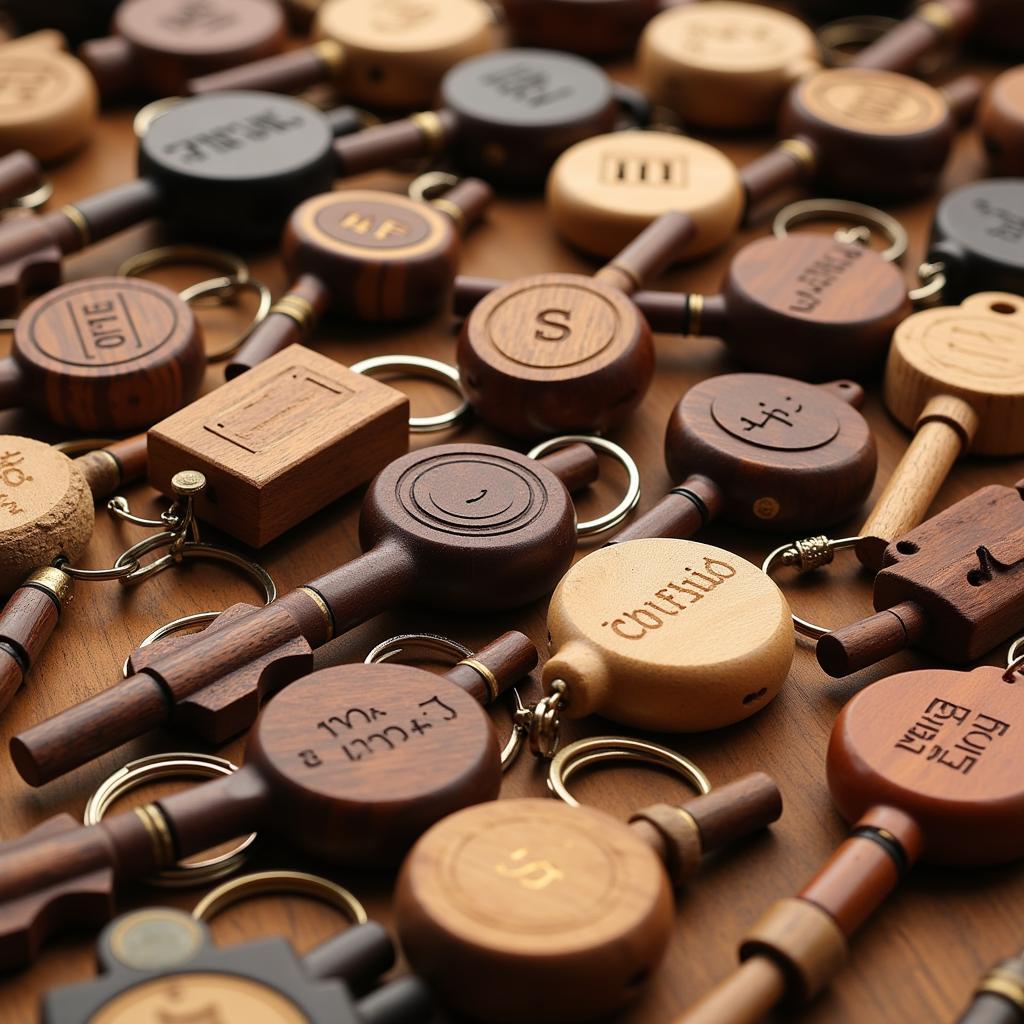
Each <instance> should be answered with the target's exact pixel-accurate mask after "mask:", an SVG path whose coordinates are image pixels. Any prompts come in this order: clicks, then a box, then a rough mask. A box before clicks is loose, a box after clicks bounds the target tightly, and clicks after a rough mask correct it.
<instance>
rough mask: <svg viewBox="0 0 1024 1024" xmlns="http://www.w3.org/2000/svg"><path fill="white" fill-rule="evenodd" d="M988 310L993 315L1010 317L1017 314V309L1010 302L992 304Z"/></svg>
mask: <svg viewBox="0 0 1024 1024" xmlns="http://www.w3.org/2000/svg"><path fill="white" fill-rule="evenodd" d="M989 309H991V310H992V312H993V313H1002V314H1003V316H1010V315H1012V314H1013V313H1016V312H1017V307H1016V306H1015V305H1013V303H1011V302H993V303H992V305H991V306H989Z"/></svg>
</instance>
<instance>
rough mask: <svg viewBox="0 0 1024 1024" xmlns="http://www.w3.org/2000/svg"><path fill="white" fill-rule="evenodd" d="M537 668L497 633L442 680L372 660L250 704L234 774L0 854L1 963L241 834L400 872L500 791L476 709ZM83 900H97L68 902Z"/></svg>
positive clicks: (510, 636)
mask: <svg viewBox="0 0 1024 1024" xmlns="http://www.w3.org/2000/svg"><path fill="white" fill-rule="evenodd" d="M536 658H537V652H536V649H535V648H534V646H533V644H532V643H531V642H530V640H529V639H528V638H527V637H526V636H524V635H523V634H521V633H506V634H504V635H503V636H501V637H499V638H498V639H497V640H495V641H493V642H492V643H490V644H488V645H487V646H486V647H484V648H483V649H482V650H480V651H478V652H477V654H476V656H475V657H473V658H470V659H466V660H464V661H463V662H461V663H460V664H458V665H456V666H454V667H453V668H451V669H449V670H448V671H447V672H446V673H444V675H440V676H439V675H436V674H434V673H433V672H430V671H428V670H426V669H420V668H412V667H410V666H408V665H395V664H386V663H385V664H376V665H366V664H358V665H342V666H337V667H334V668H328V669H323V670H321V671H319V672H314V673H312V674H311V675H307V676H305V677H304V678H302V679H300V680H298V681H296V682H294V683H292V685H290V686H288V687H287V688H286V689H284V690H282V691H281V692H280V693H279V694H277V696H275V697H274V698H273V699H272V700H271V701H270V702H269V703H268V704H267V706H266V708H264V709H263V711H262V712H261V713H260V715H259V716H258V718H257V719H256V721H255V724H254V725H253V728H252V731H251V732H250V734H249V738H248V741H247V755H246V763H245V765H244V766H243V767H242V768H240V769H239V770H238V771H236V772H234V773H232V774H230V775H227V776H223V777H221V778H218V779H216V780H214V781H212V782H204V783H201V784H199V785H197V786H193V787H191V788H190V789H188V790H183V791H181V792H179V793H175V794H173V795H172V796H169V797H167V798H165V799H161V800H160V801H159V802H158V803H155V804H148V805H146V807H145V808H143V809H141V810H135V811H125V812H122V813H120V814H112V815H108V816H107V817H105V818H104V819H103V821H101V822H100V823H99V824H97V825H90V826H83V825H81V824H79V823H78V822H76V821H74V820H73V819H72V818H71V817H70V816H69V815H66V814H64V815H58V816H56V817H55V818H51V819H49V820H48V821H47V822H44V823H43V824H42V825H41V826H39V827H38V828H37V829H34V830H33V831H31V832H29V833H27V834H26V835H24V836H22V837H20V838H18V839H15V840H13V841H12V842H9V843H6V844H4V845H3V846H0V879H2V881H0V962H2V963H3V964H4V965H5V966H8V967H10V966H13V965H14V964H16V963H24V962H25V961H27V960H30V959H31V958H32V957H33V956H34V955H35V953H36V952H37V950H38V948H39V946H40V945H41V943H42V942H43V941H44V940H45V938H46V937H47V936H48V935H50V934H53V933H54V932H55V931H57V930H60V929H63V928H67V927H69V926H71V925H74V924H84V923H90V924H96V923H98V922H99V921H102V920H108V919H109V918H110V916H111V912H112V903H113V900H112V894H113V887H114V885H115V884H117V883H123V882H126V881H129V880H131V879H138V878H144V877H146V876H148V875H150V874H152V873H153V872H154V871H158V870H163V869H166V868H168V867H170V866H172V865H173V864H174V863H175V862H177V861H179V860H181V859H182V858H186V857H189V856H191V855H192V854H194V853H198V852H200V851H202V850H207V849H210V848H211V847H213V846H216V845H217V844H219V843H221V842H225V841H227V840H229V839H232V838H234V837H236V836H238V835H245V834H246V833H249V832H253V831H259V832H261V833H273V834H275V835H276V836H278V837H279V838H280V839H281V840H282V841H284V842H285V843H287V844H289V845H290V846H292V847H293V848H295V849H297V850H300V851H301V852H303V853H304V854H308V855H311V856H314V857H317V858H320V859H321V860H323V861H326V862H330V863H332V864H347V865H361V866H364V867H378V868H379V867H380V866H381V865H383V864H396V863H398V862H399V861H400V860H401V858H402V857H403V856H404V854H405V853H406V851H407V850H408V848H409V847H410V846H411V845H412V843H413V842H414V841H415V840H416V839H417V838H418V837H419V836H420V835H421V834H422V833H423V832H424V831H425V830H426V829H427V828H429V827H430V826H431V825H432V824H434V823H435V822H436V821H439V820H440V819H441V818H443V817H445V816H446V815H448V814H451V813H453V812H454V811H457V810H461V809H462V808H463V807H467V806H469V805H471V804H474V803H480V802H482V801H485V800H493V799H495V798H496V797H497V796H498V791H499V789H500V787H501V777H502V767H501V750H500V747H499V743H498V739H497V735H496V732H495V729H494V726H493V725H492V723H491V720H490V718H489V716H488V715H487V712H486V711H485V710H484V707H483V705H485V704H487V703H489V702H491V701H492V700H494V699H495V698H496V697H497V696H499V695H500V694H501V692H502V691H504V690H505V689H507V688H508V687H509V686H511V685H512V684H513V683H515V682H516V681H518V680H519V679H520V678H522V676H523V675H525V674H526V673H528V672H529V671H530V670H531V669H532V668H533V666H534V665H535V664H536ZM310 822H317V823H318V825H317V827H316V828H310V827H309V823H310ZM90 891H97V892H102V898H100V899H96V898H94V899H92V900H89V899H85V898H83V899H82V900H81V901H80V902H78V903H75V902H74V901H72V900H69V896H71V894H72V893H78V894H85V893H88V892H90ZM57 907H60V908H62V909H61V911H60V912H57V913H55V912H54V910H56V908H57Z"/></svg>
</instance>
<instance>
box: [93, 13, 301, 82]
mask: <svg viewBox="0 0 1024 1024" xmlns="http://www.w3.org/2000/svg"><path fill="white" fill-rule="evenodd" d="M110 28H111V31H110V35H108V36H106V37H104V38H102V39H91V40H89V41H87V42H85V43H83V44H82V46H81V48H80V49H79V51H78V52H79V56H80V57H81V59H82V60H83V61H84V62H85V64H86V66H87V67H88V68H89V70H90V71H91V72H92V73H93V75H94V76H95V79H96V82H97V83H98V85H99V88H100V92H101V93H102V94H103V97H104V98H108V97H115V96H118V95H120V94H123V93H127V92H131V93H138V92H142V93H147V94H149V95H151V96H159V97H162V96H180V95H181V94H182V93H183V92H184V91H185V83H186V82H187V80H188V79H189V78H191V77H193V76H194V75H201V74H205V73H207V72H212V71H216V70H218V69H220V68H228V67H233V66H234V65H236V64H241V63H244V62H246V61H251V60H257V59H259V58H260V57H266V56H269V55H270V54H273V53H277V52H279V51H280V50H281V48H282V47H283V46H284V42H285V37H286V29H287V26H286V25H285V19H284V12H283V11H282V10H281V7H280V5H279V4H277V3H274V2H273V0H203V2H202V3H194V2H190V0H123V2H122V3H119V4H118V5H117V8H116V9H115V11H114V13H113V20H112V22H111V26H110Z"/></svg>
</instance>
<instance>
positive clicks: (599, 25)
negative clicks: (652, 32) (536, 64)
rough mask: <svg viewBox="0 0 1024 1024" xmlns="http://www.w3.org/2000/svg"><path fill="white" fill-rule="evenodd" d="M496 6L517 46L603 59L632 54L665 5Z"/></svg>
mask: <svg viewBox="0 0 1024 1024" xmlns="http://www.w3.org/2000/svg"><path fill="white" fill-rule="evenodd" d="M501 6H502V10H503V11H504V13H505V20H506V21H507V22H508V25H509V28H510V29H511V30H512V36H513V37H514V39H515V40H516V42H517V43H518V44H519V45H520V46H540V47H543V48H544V49H546V50H563V51H568V52H569V53H582V54H586V55H587V56H594V57H608V56H613V55H616V54H622V53H625V52H626V51H627V50H631V49H632V48H633V47H634V46H635V45H636V40H637V37H638V36H639V35H640V32H641V30H642V29H643V27H644V25H645V24H646V23H647V21H649V20H650V19H651V18H653V17H654V15H656V14H657V13H658V12H659V11H660V10H661V9H662V8H663V7H664V6H665V0H503V2H502V5H501Z"/></svg>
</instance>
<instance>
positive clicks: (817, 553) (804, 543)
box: [761, 534, 864, 641]
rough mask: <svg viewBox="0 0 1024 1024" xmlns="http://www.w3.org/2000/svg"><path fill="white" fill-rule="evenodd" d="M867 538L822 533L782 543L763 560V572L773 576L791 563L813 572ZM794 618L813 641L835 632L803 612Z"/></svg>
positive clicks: (795, 622)
mask: <svg viewBox="0 0 1024 1024" xmlns="http://www.w3.org/2000/svg"><path fill="white" fill-rule="evenodd" d="M863 539H864V538H863V537H841V538H840V539H839V540H831V539H830V538H829V537H825V536H823V535H820V534H819V535H818V536H816V537H807V538H806V539H804V540H798V541H793V542H792V543H789V544H781V545H779V547H777V548H776V549H775V550H774V551H772V552H771V553H770V554H769V555H768V557H767V558H765V560H764V562H762V563H761V572H763V573H764V574H765V576H771V574H772V570H773V569H775V568H776V567H777V566H780V565H785V566H789V567H791V568H794V569H796V570H797V572H801V573H803V572H811V571H812V570H814V569H819V568H821V567H822V566H824V565H830V564H831V562H832V560H833V558H834V557H835V553H836V552H837V551H843V550H845V549H846V548H852V547H856V545H857V544H858V542H859V541H861V540H863ZM792 618H793V626H794V628H795V629H796V631H797V632H798V633H799V634H800V635H801V636H805V637H807V638H808V639H809V640H815V641H817V640H820V639H821V638H822V637H823V636H825V635H826V634H827V633H831V632H832V631H831V630H830V629H827V628H826V627H825V626H818V625H816V624H815V623H813V622H808V621H807V620H806V619H801V618H800V616H799V615H793V616H792Z"/></svg>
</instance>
